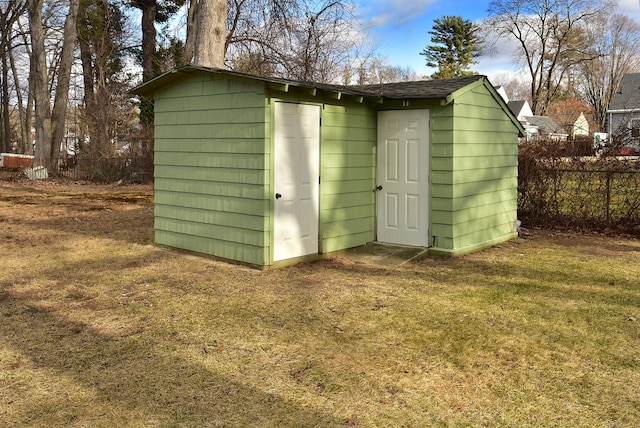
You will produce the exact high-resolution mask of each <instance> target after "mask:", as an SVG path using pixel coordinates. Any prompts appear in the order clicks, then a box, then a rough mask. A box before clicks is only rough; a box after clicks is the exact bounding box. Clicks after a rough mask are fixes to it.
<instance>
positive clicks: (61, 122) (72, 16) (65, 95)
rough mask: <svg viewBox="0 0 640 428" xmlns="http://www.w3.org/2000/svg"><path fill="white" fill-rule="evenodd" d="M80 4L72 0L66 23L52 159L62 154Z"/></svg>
mask: <svg viewBox="0 0 640 428" xmlns="http://www.w3.org/2000/svg"><path fill="white" fill-rule="evenodd" d="M79 5H80V0H71V2H70V4H69V13H68V14H67V20H66V21H65V24H64V33H63V40H62V43H63V45H62V52H61V54H60V65H59V67H58V76H57V77H58V78H57V86H56V98H55V101H54V104H53V113H52V122H51V133H52V136H51V145H50V147H49V157H50V158H51V159H55V158H57V157H59V156H60V145H61V144H62V140H63V139H64V129H65V124H66V119H67V105H68V103H69V81H70V80H71V67H72V65H73V52H74V51H75V44H76V43H75V41H76V34H77V33H76V19H77V17H78V7H79Z"/></svg>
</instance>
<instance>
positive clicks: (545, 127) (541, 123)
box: [524, 116, 567, 134]
mask: <svg viewBox="0 0 640 428" xmlns="http://www.w3.org/2000/svg"><path fill="white" fill-rule="evenodd" d="M524 119H525V120H526V121H527V122H529V123H530V124H532V125H535V126H537V127H538V128H540V130H541V131H542V132H545V133H547V134H566V133H567V131H565V130H564V129H562V128H561V127H560V126H559V125H558V124H557V123H555V122H554V121H553V119H551V118H550V117H549V116H525V117H524Z"/></svg>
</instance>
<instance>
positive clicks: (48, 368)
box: [0, 289, 341, 426]
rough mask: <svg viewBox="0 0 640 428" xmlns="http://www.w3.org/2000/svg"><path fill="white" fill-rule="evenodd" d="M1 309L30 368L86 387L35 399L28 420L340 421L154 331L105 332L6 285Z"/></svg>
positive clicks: (5, 329) (3, 329)
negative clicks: (209, 362)
mask: <svg viewBox="0 0 640 428" xmlns="http://www.w3.org/2000/svg"><path fill="white" fill-rule="evenodd" d="M0 311H1V313H2V314H3V317H2V323H0V334H1V335H2V338H3V340H4V341H5V342H8V343H9V344H10V346H11V348H13V349H15V350H16V351H17V352H19V353H20V354H21V355H22V356H24V357H26V358H28V359H29V361H30V363H29V365H30V366H31V367H33V368H35V369H37V370H42V371H43V372H44V373H52V374H53V375H54V376H56V377H60V378H62V379H71V380H72V381H73V383H74V384H76V385H77V386H78V388H79V390H78V391H74V390H70V391H66V392H65V395H66V399H67V401H68V402H67V403H66V405H65V406H63V408H57V409H55V412H53V414H54V415H50V414H47V415H44V414H42V412H48V410H46V409H47V408H46V407H44V408H43V407H42V406H41V405H42V403H35V402H33V403H32V405H31V406H29V410H26V411H25V413H26V414H25V413H23V414H22V415H21V419H20V420H22V421H23V422H26V423H27V424H28V423H33V422H36V421H38V420H40V419H42V418H44V420H47V421H50V422H51V423H53V424H61V425H62V424H67V423H71V422H72V421H73V422H74V423H78V422H79V423H81V424H82V423H83V421H87V419H88V421H87V424H88V425H101V424H102V423H101V419H102V422H103V423H107V422H109V421H113V420H114V419H113V416H112V415H111V413H115V414H121V415H123V416H121V418H122V419H121V420H122V422H124V423H125V424H126V425H129V426H131V424H133V425H140V426H143V425H157V424H161V425H163V426H179V425H186V426H218V425H222V426H336V425H341V423H340V422H339V421H336V420H334V419H332V418H331V417H329V416H327V415H324V414H320V413H317V412H314V411H313V410H309V409H304V408H302V407H300V406H299V405H297V404H296V403H292V402H288V401H286V400H284V399H283V398H281V397H279V396H278V395H275V394H270V393H267V392H264V391H260V390H257V389H255V388H253V387H251V386H249V385H245V384H242V383H239V382H238V381H237V380H233V379H230V378H229V377H227V376H224V375H222V374H219V373H215V372H213V371H211V370H210V369H208V368H206V367H205V366H203V365H202V364H199V363H198V362H194V361H187V360H185V359H183V358H181V357H179V356H177V355H175V354H174V353H172V352H171V349H162V346H165V347H166V345H163V344H161V342H160V341H158V342H157V343H155V342H154V340H153V338H152V337H149V336H146V335H145V336H142V335H136V334H133V335H130V336H127V337H112V336H105V335H103V334H101V333H100V332H99V331H96V330H95V329H94V328H91V327H89V326H87V325H85V324H82V323H78V322H74V321H70V320H69V319H66V318H65V317H64V316H61V315H60V314H59V313H56V311H55V310H51V309H43V308H41V307H40V306H38V305H36V304H33V303H32V302H30V301H25V300H24V299H21V298H18V297H16V296H14V295H13V293H12V292H11V290H9V291H7V290H6V289H5V290H2V291H0ZM75 350H81V351H79V352H75ZM163 351H164V352H163ZM237 377H239V376H234V378H237ZM42 381H43V382H52V380H51V379H43V380H42ZM45 389H49V390H50V389H54V390H55V387H53V388H52V387H51V386H48V387H45ZM48 398H52V397H48ZM23 399H24V400H25V401H27V402H28V400H29V398H28V397H24V398H23ZM49 410H51V409H49ZM106 414H109V415H108V416H107V415H106ZM127 415H129V416H127ZM131 415H136V417H137V418H139V420H132V419H131ZM110 418H111V419H110ZM115 420H118V418H115ZM5 422H6V423H9V424H10V425H11V424H12V423H15V422H17V421H7V420H5Z"/></svg>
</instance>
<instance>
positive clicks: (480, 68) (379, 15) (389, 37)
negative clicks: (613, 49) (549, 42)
mask: <svg viewBox="0 0 640 428" xmlns="http://www.w3.org/2000/svg"><path fill="white" fill-rule="evenodd" d="M355 1H356V3H357V9H356V15H357V16H358V18H359V19H360V21H361V22H362V23H363V24H365V26H366V28H367V30H368V31H369V36H370V37H371V38H372V39H373V41H374V43H375V44H376V46H377V48H378V49H377V50H378V52H379V54H380V55H382V56H384V57H386V58H388V59H389V65H393V66H400V67H409V68H411V69H413V70H414V71H415V72H416V73H417V74H418V76H419V77H423V76H428V75H430V74H432V73H433V71H435V70H433V69H430V68H428V67H427V66H426V65H425V58H424V56H422V55H420V52H422V50H423V49H424V48H425V47H426V46H427V45H429V44H430V43H431V40H430V39H431V36H430V35H429V33H428V31H429V30H431V28H432V27H433V23H434V22H433V21H434V20H435V19H436V18H440V17H442V16H445V15H453V16H461V17H462V18H464V19H468V20H470V21H473V22H480V21H481V20H482V19H484V18H486V17H487V9H488V8H489V3H490V0H410V1H409V0H355ZM618 12H620V13H623V14H625V15H627V16H629V17H631V18H633V19H635V20H636V21H638V22H640V0H619V2H618ZM496 51H497V52H496V53H495V54H493V55H491V56H483V57H480V58H479V63H478V64H475V65H474V66H473V67H472V68H471V69H472V70H473V71H476V72H478V73H480V74H484V75H487V76H489V79H490V80H491V79H492V78H498V76H504V75H514V74H516V73H517V72H519V71H520V68H519V67H518V66H517V65H514V61H513V49H512V48H511V47H510V46H509V44H508V43H506V42H505V43H502V44H501V45H499V46H497V49H496Z"/></svg>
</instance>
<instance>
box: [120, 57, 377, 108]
mask: <svg viewBox="0 0 640 428" xmlns="http://www.w3.org/2000/svg"><path fill="white" fill-rule="evenodd" d="M197 72H201V73H207V74H220V75H225V76H231V77H236V78H241V79H251V80H257V81H260V82H263V83H264V84H265V85H266V86H267V88H268V89H270V90H274V91H278V92H284V93H287V92H290V91H291V89H292V88H298V89H301V90H303V91H305V92H307V93H308V94H309V95H311V96H317V95H319V94H324V95H327V96H328V97H329V98H333V99H336V100H341V99H343V98H344V97H346V96H348V97H351V98H353V99H354V100H355V101H357V102H359V103H364V102H365V101H366V100H371V101H372V102H375V103H381V102H382V99H383V97H382V96H379V95H374V94H369V93H366V92H361V91H358V90H354V89H351V88H349V87H348V86H341V85H330V84H319V83H313V82H303V81H297V80H289V79H280V78H275V77H266V76H259V75H255V74H248V73H241V72H237V71H231V70H224V69H220V68H209V67H202V66H197V65H184V66H182V67H178V68H175V69H173V70H170V71H168V72H166V73H163V74H161V75H160V76H158V77H155V78H153V79H151V80H148V81H146V82H143V83H141V84H140V85H138V86H136V87H135V88H133V89H131V90H130V91H129V93H130V94H133V95H141V96H145V97H152V96H153V93H154V92H155V91H157V90H158V89H159V88H161V87H163V86H165V85H167V84H168V83H170V82H171V81H173V80H174V79H175V78H176V76H179V75H181V74H182V75H184V74H193V73H197Z"/></svg>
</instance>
